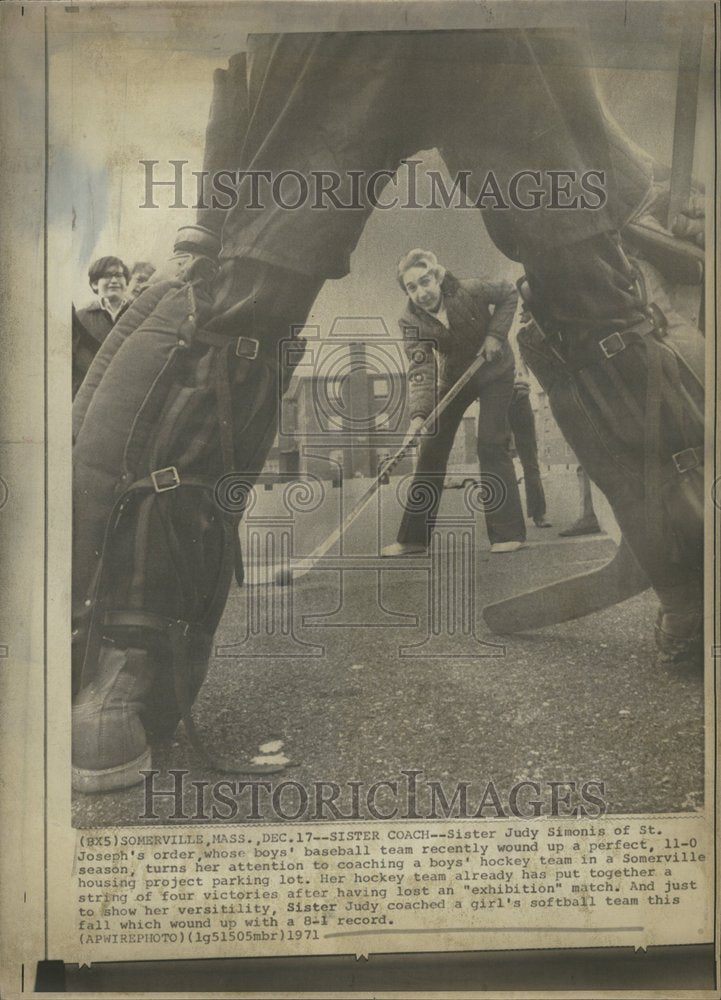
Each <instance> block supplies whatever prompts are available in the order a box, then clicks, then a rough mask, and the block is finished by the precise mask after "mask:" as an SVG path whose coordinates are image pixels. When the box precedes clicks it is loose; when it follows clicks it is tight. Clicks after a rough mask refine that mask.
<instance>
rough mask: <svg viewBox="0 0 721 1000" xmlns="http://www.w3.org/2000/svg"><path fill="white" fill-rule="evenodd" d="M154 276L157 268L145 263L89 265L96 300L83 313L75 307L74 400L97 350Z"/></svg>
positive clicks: (116, 260) (112, 259) (106, 259)
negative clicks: (129, 266)
mask: <svg viewBox="0 0 721 1000" xmlns="http://www.w3.org/2000/svg"><path fill="white" fill-rule="evenodd" d="M154 274H155V267H154V266H153V265H152V264H150V263H149V262H148V261H146V260H139V261H136V263H135V264H133V266H132V268H128V266H127V264H125V263H124V262H123V261H122V260H121V259H120V258H119V257H100V258H98V260H95V261H93V263H92V264H91V265H90V269H89V270H88V283H89V285H90V288H91V289H92V292H93V296H94V298H93V300H92V302H90V304H89V305H87V306H84V307H83V308H82V309H76V308H75V306H73V396H75V394H76V392H77V391H78V389H79V388H80V384H81V382H82V381H83V379H84V378H85V375H86V374H87V371H88V368H89V367H90V364H91V362H92V360H93V358H94V357H95V355H96V354H97V352H98V348H99V347H100V345H101V344H102V342H103V341H104V340H105V338H106V337H107V335H108V334H109V333H110V331H111V330H112V328H113V327H114V326H115V324H116V322H117V321H118V319H119V318H120V317H121V316H122V314H123V313H124V312H125V310H126V309H127V308H128V306H129V305H130V304H131V302H133V301H134V300H135V299H137V297H138V295H140V293H141V292H142V291H143V289H144V288H146V287H147V285H148V282H149V281H150V279H151V278H152V276H153V275H154Z"/></svg>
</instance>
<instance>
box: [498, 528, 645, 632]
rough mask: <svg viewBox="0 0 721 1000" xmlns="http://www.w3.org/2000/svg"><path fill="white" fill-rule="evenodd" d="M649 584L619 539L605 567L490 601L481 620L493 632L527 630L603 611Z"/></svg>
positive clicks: (634, 558) (624, 544)
mask: <svg viewBox="0 0 721 1000" xmlns="http://www.w3.org/2000/svg"><path fill="white" fill-rule="evenodd" d="M650 586H651V584H650V583H649V580H648V577H647V576H646V574H645V573H644V571H643V570H642V569H641V567H640V566H639V564H638V562H637V561H636V557H635V556H634V554H633V553H632V552H631V549H630V548H629V547H628V545H627V544H626V541H625V539H623V538H622V539H621V544H620V545H619V547H618V550H617V551H616V554H615V555H614V556H613V558H612V559H610V560H609V561H608V562H607V563H606V565H605V566H600V567H599V568H598V569H595V570H591V571H590V572H588V573H580V574H579V575H577V576H572V577H569V578H567V579H566V580H559V581H558V582H557V583H549V584H547V585H546V586H544V587H537V588H536V589H535V590H529V591H527V592H526V593H525V594H519V595H518V596H516V597H509V598H507V599H506V600H504V601H497V602H495V603H494V604H489V605H487V607H485V608H484V609H483V620H484V621H485V623H486V625H487V626H488V627H489V629H490V630H491V631H492V632H500V633H513V632H526V631H529V630H533V629H537V628H544V627H546V626H548V625H558V624H560V623H561V622H567V621H573V620H574V619H576V618H583V617H585V615H590V614H593V613H594V612H596V611H603V610H604V609H605V608H610V607H613V605H614V604H619V603H620V602H621V601H626V600H628V598H629V597H635V596H636V594H641V593H643V591H644V590H648V588H649V587H650Z"/></svg>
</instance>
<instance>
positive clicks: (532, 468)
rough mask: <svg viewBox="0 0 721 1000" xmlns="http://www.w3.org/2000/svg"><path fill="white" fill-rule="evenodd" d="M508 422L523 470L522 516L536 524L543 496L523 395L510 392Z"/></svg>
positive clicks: (527, 401)
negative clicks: (523, 503)
mask: <svg viewBox="0 0 721 1000" xmlns="http://www.w3.org/2000/svg"><path fill="white" fill-rule="evenodd" d="M508 422H509V424H510V425H511V430H512V431H513V439H514V441H515V442H516V452H517V453H518V457H519V459H520V461H521V465H522V466H523V482H524V485H525V489H526V512H527V513H528V516H529V517H532V518H533V519H534V521H535V520H538V519H540V518H542V517H544V516H545V513H546V495H545V493H544V492H543V483H542V482H541V470H540V469H539V467H538V444H537V442H536V421H535V418H534V416H533V409H532V408H531V399H530V397H529V395H528V392H527V391H523V390H520V391H519V390H518V389H517V388H514V391H513V399H512V400H511V405H510V407H509V408H508Z"/></svg>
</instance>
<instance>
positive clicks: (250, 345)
mask: <svg viewBox="0 0 721 1000" xmlns="http://www.w3.org/2000/svg"><path fill="white" fill-rule="evenodd" d="M259 350H260V341H258V340H256V339H255V337H238V339H237V341H236V343H235V356H236V358H246V359H247V360H248V361H255V359H256V358H257V357H258V352H259Z"/></svg>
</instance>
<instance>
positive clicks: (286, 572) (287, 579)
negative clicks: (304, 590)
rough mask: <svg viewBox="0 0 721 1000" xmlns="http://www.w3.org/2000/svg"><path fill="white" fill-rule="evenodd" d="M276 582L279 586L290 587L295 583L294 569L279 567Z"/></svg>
mask: <svg viewBox="0 0 721 1000" xmlns="http://www.w3.org/2000/svg"><path fill="white" fill-rule="evenodd" d="M275 583H276V586H278V587H290V586H292V584H293V571H292V570H291V569H279V570H278V572H277V573H276V574H275Z"/></svg>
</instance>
